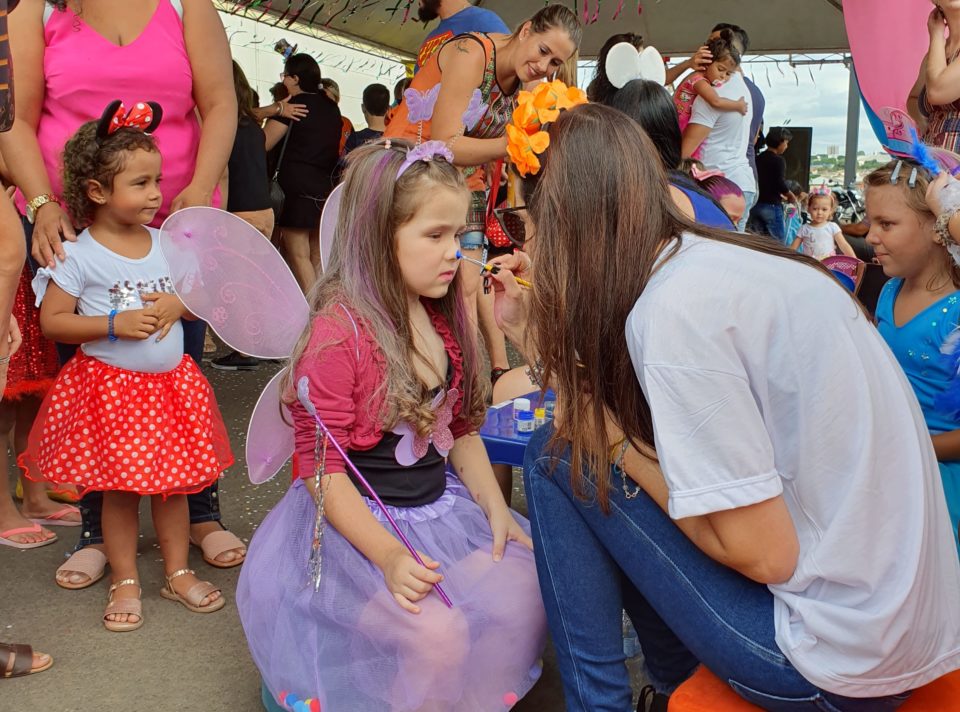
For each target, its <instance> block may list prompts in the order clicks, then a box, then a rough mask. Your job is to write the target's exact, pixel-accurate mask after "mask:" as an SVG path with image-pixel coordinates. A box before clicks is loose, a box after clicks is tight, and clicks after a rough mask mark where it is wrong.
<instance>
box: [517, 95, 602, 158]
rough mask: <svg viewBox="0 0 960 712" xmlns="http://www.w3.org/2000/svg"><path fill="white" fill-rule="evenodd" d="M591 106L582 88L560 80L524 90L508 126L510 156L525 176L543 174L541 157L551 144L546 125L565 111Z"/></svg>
mask: <svg viewBox="0 0 960 712" xmlns="http://www.w3.org/2000/svg"><path fill="white" fill-rule="evenodd" d="M586 103H587V95H586V94H585V93H584V92H583V90H582V89H577V88H576V87H568V86H567V85H566V84H564V83H563V82H561V81H559V80H557V81H552V82H543V83H542V84H538V85H537V87H536V88H535V89H534V90H533V91H522V92H520V95H519V96H518V97H517V108H515V109H514V110H513V118H512V119H511V121H510V123H509V124H507V155H509V156H510V160H512V161H513V164H514V165H515V166H516V167H517V172H518V173H519V174H520V175H522V176H529V175H534V174H535V173H538V172H539V171H540V159H539V158H538V156H539V155H540V154H541V153H543V152H544V151H546V150H547V147H548V146H549V145H550V136H549V135H548V134H547V132H546V130H545V129H546V125H547V124H549V123H550V122H552V121H556V120H557V117H558V116H559V115H560V110H561V109H572V108H573V107H574V106H578V105H580V104H586Z"/></svg>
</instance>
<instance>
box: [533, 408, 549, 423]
mask: <svg viewBox="0 0 960 712" xmlns="http://www.w3.org/2000/svg"><path fill="white" fill-rule="evenodd" d="M546 424H547V409H546V408H537V409H535V410H534V411H533V427H534V428H539V427H540V426H541V425H546Z"/></svg>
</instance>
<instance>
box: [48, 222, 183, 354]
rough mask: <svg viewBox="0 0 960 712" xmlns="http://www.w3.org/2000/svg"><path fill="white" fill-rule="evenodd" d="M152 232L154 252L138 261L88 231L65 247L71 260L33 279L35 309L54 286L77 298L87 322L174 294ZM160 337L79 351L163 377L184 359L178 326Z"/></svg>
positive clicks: (152, 230)
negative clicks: (158, 294)
mask: <svg viewBox="0 0 960 712" xmlns="http://www.w3.org/2000/svg"><path fill="white" fill-rule="evenodd" d="M146 229H147V230H149V231H150V237H151V239H152V240H153V247H151V249H150V253H149V254H148V255H147V256H146V257H143V258H141V259H138V260H134V259H129V258H127V257H123V256H121V255H118V254H117V253H116V252H113V251H112V250H109V249H107V248H106V247H104V246H103V245H101V244H100V243H99V242H97V241H96V240H95V239H93V236H92V235H91V234H90V230H84V231H83V232H81V233H80V234H79V235H77V241H76V242H64V243H63V250H64V252H65V253H66V256H67V259H66V260H64V261H63V262H60V261H59V260H58V261H57V263H56V267H55V268H54V269H48V268H46V267H43V268H41V269H39V270H38V271H37V276H36V277H34V278H33V291H34V292H35V293H36V295H37V306H39V305H40V302H41V301H43V295H44V294H46V291H47V285H48V284H49V283H50V280H53V281H54V282H55V283H56V285H57V286H58V287H60V289H62V290H63V291H65V292H66V293H67V294H69V295H71V296H74V297H76V298H77V313H79V314H82V315H83V316H106V315H107V314H109V313H110V312H111V310H113V309H116V310H117V311H118V312H122V311H128V310H132V309H143V308H144V307H146V306H147V305H146V304H145V303H144V302H143V300H142V299H141V296H142V295H144V294H150V293H151V292H167V293H169V294H173V293H174V291H173V281H172V280H171V279H170V268H169V267H167V262H166V260H164V258H163V254H162V253H161V251H160V232H159V230H157V229H156V228H151V227H148V228H146ZM158 335H159V333H158V334H153V335H151V336H150V337H148V338H147V339H144V340H142V341H141V340H133V339H119V340H118V341H115V342H111V341H110V340H109V339H107V338H106V337H104V338H102V339H98V340H96V341H88V342H87V343H85V344H82V345H81V348H82V349H83V352H84V353H85V354H87V355H88V356H92V357H94V358H96V359H98V360H100V361H103V362H104V363H107V364H110V365H111V366H116V367H118V368H123V369H127V370H129V371H141V372H144V373H164V372H166V371H171V370H173V369H174V368H176V367H177V365H178V364H179V363H180V361H181V360H182V359H183V326H182V325H181V324H180V321H179V320H177V321H176V322H175V323H174V324H173V326H172V327H171V328H170V333H169V334H167V336H166V337H165V338H164V339H163V340H162V341H159V342H158V341H157V336H158Z"/></svg>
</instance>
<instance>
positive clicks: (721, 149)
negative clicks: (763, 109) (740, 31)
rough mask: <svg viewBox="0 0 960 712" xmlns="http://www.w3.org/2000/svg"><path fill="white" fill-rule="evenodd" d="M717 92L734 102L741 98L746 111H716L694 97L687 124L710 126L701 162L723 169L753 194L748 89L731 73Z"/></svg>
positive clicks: (737, 73)
mask: <svg viewBox="0 0 960 712" xmlns="http://www.w3.org/2000/svg"><path fill="white" fill-rule="evenodd" d="M717 94H719V95H720V96H721V97H722V98H724V99H731V100H733V101H736V100H737V99H739V98H741V97H743V99H744V100H745V101H746V102H747V113H746V115H745V116H744V115H742V114H741V113H740V112H739V111H719V110H717V109H714V108H713V107H712V106H710V104H708V103H707V102H706V100H705V99H704V98H703V97H699V96H698V97H697V99H696V101H694V102H693V112H692V113H691V115H690V123H691V124H700V125H701V126H708V127H710V129H711V131H710V135H709V136H707V138H706V139H705V140H704V142H703V144H702V158H701V161H702V162H703V165H705V166H706V167H707V168H715V169H717V170H720V171H723V174H724V175H725V176H726V177H727V178H729V179H730V180H732V181H733V182H734V183H736V184H737V185H738V186H740V190H742V191H744V192H745V193H756V192H757V179H756V177H755V176H754V175H753V168H751V167H750V161H749V160H747V145H748V144H749V142H750V140H751V138H752V137H751V136H750V122H751V121H752V120H753V106H751V105H750V90H749V89H748V88H747V84H746V82H744V81H743V77H742V76H741V75H740V73H739V72H734V73H733V74H732V75H730V79H728V80H727V81H726V82H724V83H723V84H722V85H721V86H719V87H717Z"/></svg>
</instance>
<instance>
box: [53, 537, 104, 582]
mask: <svg viewBox="0 0 960 712" xmlns="http://www.w3.org/2000/svg"><path fill="white" fill-rule="evenodd" d="M106 566H107V555H106V554H104V553H103V552H102V551H100V550H99V549H94V548H92V547H87V548H85V549H80V551H75V552H73V554H71V555H70V558H69V559H67V560H66V561H64V562H63V563H62V564H61V565H60V567H59V568H58V569H57V573H58V574H61V573H64V572H67V571H69V572H70V573H76V574H83V575H84V576H87V577H88V578H89V579H90V580H89V581H87V582H86V583H71V582H69V581H61V580H60V578H59V577H58V578H57V579H56V581H57V585H58V586H59V587H60V588H67V589H70V590H71V591H79V590H80V589H81V588H87V587H88V586H93V584H95V583H96V582H97V581H99V580H100V579H102V578H103V570H104V568H106Z"/></svg>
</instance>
